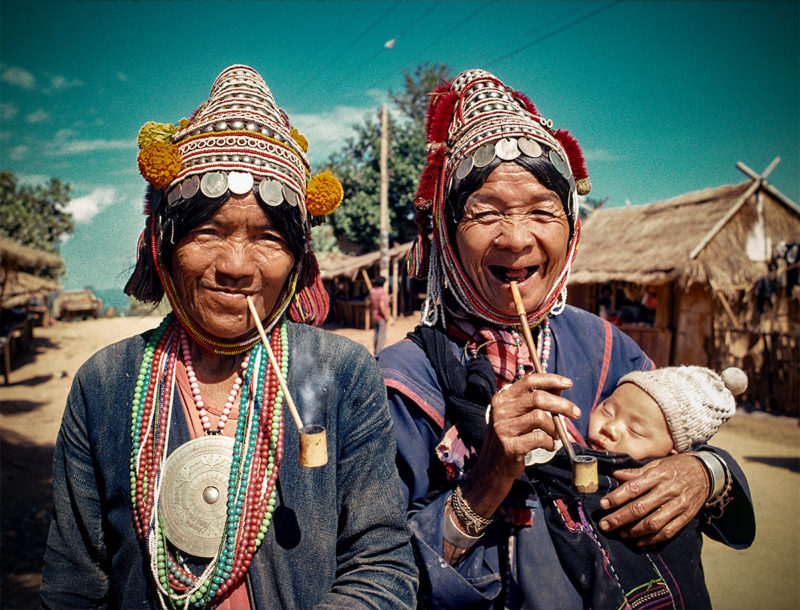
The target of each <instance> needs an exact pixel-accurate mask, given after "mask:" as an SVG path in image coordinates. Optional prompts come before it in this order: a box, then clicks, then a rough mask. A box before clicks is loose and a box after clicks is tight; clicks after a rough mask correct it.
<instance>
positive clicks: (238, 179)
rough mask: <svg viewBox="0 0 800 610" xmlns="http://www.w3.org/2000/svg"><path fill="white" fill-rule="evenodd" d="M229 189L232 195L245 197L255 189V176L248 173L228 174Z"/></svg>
mask: <svg viewBox="0 0 800 610" xmlns="http://www.w3.org/2000/svg"><path fill="white" fill-rule="evenodd" d="M228 188H229V189H231V193H235V194H237V195H245V194H246V193H249V192H250V191H251V190H252V189H253V174H250V173H247V172H231V173H230V174H228Z"/></svg>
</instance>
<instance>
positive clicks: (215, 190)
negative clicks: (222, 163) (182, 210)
mask: <svg viewBox="0 0 800 610" xmlns="http://www.w3.org/2000/svg"><path fill="white" fill-rule="evenodd" d="M200 190H201V191H202V192H203V195H205V196H206V197H208V198H209V199H216V198H217V197H220V196H222V195H224V194H225V191H227V190H228V177H227V176H226V175H225V174H223V173H220V172H210V173H208V174H206V175H205V176H203V179H202V180H200Z"/></svg>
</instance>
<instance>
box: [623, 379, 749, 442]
mask: <svg viewBox="0 0 800 610" xmlns="http://www.w3.org/2000/svg"><path fill="white" fill-rule="evenodd" d="M623 383H632V384H634V385H636V386H638V387H639V388H641V389H642V390H644V391H645V392H647V393H648V394H649V395H650V396H651V397H652V398H653V400H655V401H656V402H657V403H658V406H659V408H660V409H661V411H662V412H663V413H664V418H665V419H666V420H667V427H669V431H670V434H671V435H672V440H673V443H674V446H675V449H676V450H678V451H683V450H684V449H688V448H689V447H691V446H692V445H693V444H694V443H699V442H706V441H708V440H709V439H710V438H711V437H712V436H714V434H716V432H717V430H719V427H720V426H721V425H722V424H724V423H725V422H726V421H728V420H729V419H730V418H731V416H732V415H733V414H734V413H735V411H736V401H735V400H734V396H737V395H739V394H741V393H742V392H744V391H745V390H746V389H747V375H745V373H744V371H742V370H741V369H739V368H736V367H731V368H727V369H725V370H724V371H722V373H721V374H720V375H717V374H716V373H715V372H714V371H712V370H710V369H707V368H705V367H701V366H670V367H664V368H659V369H653V370H652V371H634V372H632V373H628V374H627V375H625V376H624V377H623V378H622V379H620V380H619V384H617V385H622V384H623Z"/></svg>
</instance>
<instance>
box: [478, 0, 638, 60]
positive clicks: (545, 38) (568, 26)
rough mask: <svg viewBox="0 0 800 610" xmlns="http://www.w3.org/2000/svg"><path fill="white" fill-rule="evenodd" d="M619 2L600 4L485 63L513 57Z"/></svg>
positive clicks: (618, 0) (617, 0) (620, 0)
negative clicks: (594, 9)
mask: <svg viewBox="0 0 800 610" xmlns="http://www.w3.org/2000/svg"><path fill="white" fill-rule="evenodd" d="M620 2H622V0H616V1H615V2H612V3H611V4H607V5H605V6H602V7H600V8H599V9H597V10H596V11H592V12H590V13H587V14H585V15H582V16H581V17H578V18H577V19H574V20H573V21H570V22H569V23H567V24H565V25H563V26H562V27H560V28H556V29H555V30H553V31H552V32H549V33H547V34H545V35H544V36H540V37H539V38H536V39H534V40H531V41H530V42H528V43H526V44H524V45H522V46H521V47H517V48H516V49H514V50H512V51H509V52H508V53H505V54H504V55H501V56H499V57H495V58H494V59H490V60H489V61H487V62H486V65H487V66H491V65H492V64H496V63H499V62H501V61H503V60H505V59H508V58H509V57H513V56H514V55H516V54H517V53H520V52H521V51H524V50H526V49H529V48H531V47H532V46H534V45H536V44H539V43H540V42H543V41H545V40H547V39H548V38H552V37H553V36H555V35H556V34H560V33H561V32H563V31H565V30H568V29H569V28H571V27H573V26H576V25H578V24H579V23H582V22H584V21H586V20H587V19H590V18H592V17H594V16H596V15H599V14H600V13H602V12H604V11H607V10H608V9H610V8H613V7H614V6H616V5H617V4H619V3H620Z"/></svg>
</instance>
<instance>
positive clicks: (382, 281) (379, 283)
mask: <svg viewBox="0 0 800 610" xmlns="http://www.w3.org/2000/svg"><path fill="white" fill-rule="evenodd" d="M385 283H386V278H385V277H383V276H382V275H379V276H378V277H376V278H375V279H374V280H372V285H373V286H383V285H384V284H385Z"/></svg>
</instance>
